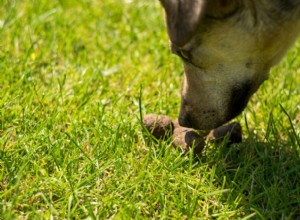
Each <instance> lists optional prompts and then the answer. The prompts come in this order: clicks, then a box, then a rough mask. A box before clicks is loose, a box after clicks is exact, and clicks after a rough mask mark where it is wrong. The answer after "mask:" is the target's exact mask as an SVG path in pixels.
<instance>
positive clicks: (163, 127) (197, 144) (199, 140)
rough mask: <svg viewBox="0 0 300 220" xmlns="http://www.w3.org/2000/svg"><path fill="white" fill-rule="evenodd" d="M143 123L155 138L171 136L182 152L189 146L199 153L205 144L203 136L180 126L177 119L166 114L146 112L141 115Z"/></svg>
mask: <svg viewBox="0 0 300 220" xmlns="http://www.w3.org/2000/svg"><path fill="white" fill-rule="evenodd" d="M143 124H144V126H145V127H146V128H147V130H148V131H149V132H150V133H151V134H152V135H153V136H154V137H155V138H157V139H168V138H170V136H171V135H172V134H173V136H172V143H173V145H174V146H175V147H179V148H180V149H181V150H182V151H183V152H187V151H188V150H189V149H190V148H193V149H194V152H195V153H197V154H200V153H201V151H202V150H203V148H204V146H205V138H204V137H201V136H200V135H199V134H198V133H197V132H196V131H195V130H194V129H192V128H185V127H181V126H180V125H179V124H178V122H177V121H172V119H171V118H170V117H168V116H166V115H156V114H148V115H144V117H143Z"/></svg>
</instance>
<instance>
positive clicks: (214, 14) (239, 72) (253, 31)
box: [162, 0, 300, 129]
mask: <svg viewBox="0 0 300 220" xmlns="http://www.w3.org/2000/svg"><path fill="white" fill-rule="evenodd" d="M171 1H172V0H165V1H163V0H162V2H169V4H170V2H171ZM178 2H180V4H181V5H185V4H189V0H178ZM178 2H177V3H176V4H179V3H178ZM289 2H290V5H291V9H289V8H288V6H290V5H287V3H286V4H285V5H284V3H281V1H280V0H243V1H242V0H240V1H239V0H236V1H234V0H210V2H209V3H206V1H204V0H202V3H201V4H200V5H201V7H203V9H201V10H200V11H203V13H205V14H204V15H203V14H202V15H201V16H202V18H201V19H200V21H199V22H198V23H197V28H196V31H195V32H194V33H193V36H192V37H190V38H189V39H188V40H186V39H185V42H184V43H182V41H180V39H179V41H180V42H181V45H176V42H172V41H171V49H172V51H173V52H174V53H175V54H178V55H179V56H181V58H182V60H183V64H184V70H185V77H184V84H183V89H182V105H181V110H180V115H179V122H180V124H181V125H182V126H188V127H194V128H196V129H212V128H215V127H217V126H220V125H222V124H224V123H226V122H227V121H229V120H230V119H232V118H233V117H235V116H236V115H237V114H239V113H240V112H241V110H242V109H243V108H244V107H245V105H246V103H247V101H248V99H249V98H250V96H251V95H252V94H253V93H254V92H255V91H256V90H257V89H258V88H259V86H260V85H261V83H262V82H263V81H264V80H266V79H267V78H268V75H269V71H270V68H271V67H272V66H274V65H275V64H277V63H278V62H279V61H280V59H281V58H282V56H283V55H284V54H285V52H286V50H287V49H288V48H289V47H290V45H291V44H292V43H293V42H294V41H295V39H296V38H297V36H298V35H299V32H300V0H290V1H289ZM214 3H215V4H214ZM292 6H293V7H292ZM177 7H179V6H178V5H177ZM283 7H286V9H285V8H283ZM284 10H285V11H284ZM168 13H170V12H168V11H166V16H167V19H168ZM182 16H185V15H182ZM189 16H191V15H189ZM196 16H199V15H196ZM177 19H178V18H177ZM179 20H180V19H179ZM194 20H195V18H194ZM169 22H170V21H169ZM177 22H178V21H177ZM173 27H174V26H173ZM169 28H170V27H169ZM176 31H177V32H178V30H176ZM182 31H183V32H182V33H181V35H184V32H185V30H182ZM170 33H172V31H169V34H170ZM170 39H171V40H172V37H170ZM177 40H178V39H177ZM183 41H184V40H183Z"/></svg>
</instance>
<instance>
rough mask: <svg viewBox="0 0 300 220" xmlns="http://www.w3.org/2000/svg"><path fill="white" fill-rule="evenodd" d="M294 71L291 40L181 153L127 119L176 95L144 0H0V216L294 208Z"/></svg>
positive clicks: (177, 78) (279, 212) (168, 104)
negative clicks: (226, 126)
mask: <svg viewBox="0 0 300 220" xmlns="http://www.w3.org/2000/svg"><path fill="white" fill-rule="evenodd" d="M299 71H300V42H299V41H298V42H297V43H296V44H295V45H294V47H293V48H291V50H290V51H289V53H288V54H287V56H286V57H285V59H284V60H283V61H282V62H281V63H280V65H279V66H278V67H276V68H274V69H273V70H272V72H271V77H270V80H268V81H266V82H265V83H264V84H263V86H262V87H261V89H260V90H259V92H258V93H257V94H255V95H254V97H253V98H252V100H251V103H250V104H249V105H248V107H247V109H246V110H245V111H244V113H243V114H242V115H241V116H239V117H238V118H237V119H236V121H238V122H240V123H241V124H242V126H243V130H244V133H243V135H244V141H243V143H241V144H238V145H235V146H232V147H230V148H226V147H222V146H214V145H213V144H209V145H208V146H207V147H206V148H205V150H204V156H203V157H202V158H200V160H195V159H194V156H193V155H192V154H187V155H181V154H180V152H179V151H177V150H175V149H173V148H172V146H171V143H170V142H168V141H165V142H156V141H154V140H149V139H148V138H147V137H146V138H145V134H143V133H142V128H141V126H140V118H139V111H140V109H139V99H140V94H142V103H141V107H142V108H141V111H142V112H143V114H145V113H152V112H154V113H159V114H168V115H171V116H172V117H176V116H177V114H178V109H179V103H180V88H181V83H182V74H183V73H182V66H181V64H180V61H179V59H178V58H177V57H175V56H173V55H170V52H169V50H168V39H167V36H166V31H165V28H164V24H163V19H162V10H161V8H160V6H159V4H158V2H157V1H146V0H145V1H135V0H134V1H125V0H124V1H113V0H98V1H96V0H69V1H64V0H52V1H45V0H39V1H37V0H31V1H29V0H22V1H21V0H14V1H13V0H0V219H86V218H88V219H106V218H113V219H130V218H136V219H144V218H166V219H172V218H178V219H192V218H195V219H196V218H198V219H250V218H252V219H297V218H300V184H299V182H300V157H299V156H300V154H299V153H300V146H299V139H300V138H299V134H300V123H299V120H300V109H299V106H300V100H299V94H300V86H299V85H300V77H299Z"/></svg>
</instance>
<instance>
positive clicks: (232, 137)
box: [206, 122, 242, 145]
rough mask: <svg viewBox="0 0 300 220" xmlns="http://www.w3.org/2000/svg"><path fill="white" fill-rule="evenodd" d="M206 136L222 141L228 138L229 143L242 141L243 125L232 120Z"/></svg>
mask: <svg viewBox="0 0 300 220" xmlns="http://www.w3.org/2000/svg"><path fill="white" fill-rule="evenodd" d="M206 138H207V139H208V140H215V141H216V142H221V141H223V140H224V138H227V139H226V140H227V145H231V144H234V143H240V142H242V127H241V125H240V124H239V123H237V122H232V123H230V124H227V125H223V126H221V127H218V128H216V129H213V130H211V131H210V133H209V134H208V135H207V137H206Z"/></svg>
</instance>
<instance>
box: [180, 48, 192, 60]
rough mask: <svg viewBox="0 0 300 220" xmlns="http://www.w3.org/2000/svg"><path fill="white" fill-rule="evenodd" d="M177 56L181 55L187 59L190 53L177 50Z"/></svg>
mask: <svg viewBox="0 0 300 220" xmlns="http://www.w3.org/2000/svg"><path fill="white" fill-rule="evenodd" d="M179 56H181V57H182V58H183V59H185V60H188V59H189V58H190V54H189V52H188V51H186V50H179Z"/></svg>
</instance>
